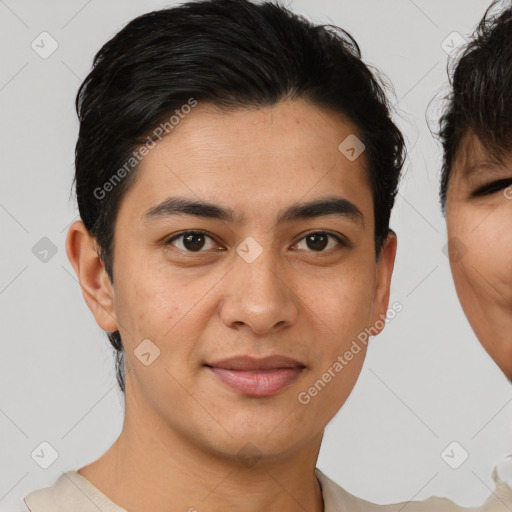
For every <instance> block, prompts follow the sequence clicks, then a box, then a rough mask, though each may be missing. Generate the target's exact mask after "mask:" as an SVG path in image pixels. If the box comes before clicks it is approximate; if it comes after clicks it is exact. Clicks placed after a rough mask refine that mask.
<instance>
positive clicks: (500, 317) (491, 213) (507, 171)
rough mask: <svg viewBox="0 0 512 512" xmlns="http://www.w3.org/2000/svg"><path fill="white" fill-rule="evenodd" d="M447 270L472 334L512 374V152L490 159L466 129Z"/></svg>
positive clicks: (451, 199)
mask: <svg viewBox="0 0 512 512" xmlns="http://www.w3.org/2000/svg"><path fill="white" fill-rule="evenodd" d="M446 221H447V229H448V239H449V249H450V252H451V254H452V256H451V258H450V265H451V270H452V273H453V278H454V282H455V287H456V289H457V294H458V297H459V300H460V302H461V304H462V307H463V309H464V312H465V314H466V316H467V317H468V320H469V322H470V324H471V327H472V328H473V330H474V331H475V334H476V336H477V337H478V339H479V340H480V342H481V343H482V345H483V346H484V348H485V349H486V350H487V352H488V353H489V354H490V356H491V357H492V358H493V359H494V360H495V361H496V363H498V365H499V366H500V368H501V369H502V370H503V371H504V372H505V374H506V375H507V376H508V378H512V158H510V157H509V158H507V159H506V161H505V162H504V163H503V164H499V165H498V164H496V163H492V162H491V161H490V159H489V157H488V155H487V154H486V152H485V148H484V147H483V146H482V144H481V143H480V141H479V139H478V138H477V137H476V136H474V134H472V133H468V134H467V136H466V137H465V138H464V139H463V141H462V143H461V146H460V148H459V150H458V152H457V157H456V159H455V162H454V165H453V169H452V175H451V178H450V183H449V187H448V191H447V200H446Z"/></svg>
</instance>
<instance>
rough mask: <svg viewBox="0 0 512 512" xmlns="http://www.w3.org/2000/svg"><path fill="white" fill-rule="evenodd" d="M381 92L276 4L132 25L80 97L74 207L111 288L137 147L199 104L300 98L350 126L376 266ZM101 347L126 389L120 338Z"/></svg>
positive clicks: (315, 30) (345, 56) (333, 40)
mask: <svg viewBox="0 0 512 512" xmlns="http://www.w3.org/2000/svg"><path fill="white" fill-rule="evenodd" d="M387 87H388V86H387V82H386V80H384V79H383V78H382V77H381V76H380V75H379V74H378V73H377V72H375V73H372V71H370V68H369V67H368V66H367V65H365V64H364V63H363V62H362V60H361V52H360V48H359V46H358V44H357V43H356V41H355V40H354V39H353V38H352V37H351V36H350V34H348V33H347V32H346V31H344V30H342V29H341V28H339V27H336V26H334V25H321V26H315V25H314V24H312V23H310V22H309V21H307V20H306V19H305V18H304V17H302V16H300V15H297V14H295V13H292V12H291V11H289V10H288V9H287V8H285V7H283V6H281V5H279V4H277V3H272V2H263V3H253V2H251V1H249V0H200V1H192V2H187V3H184V4H181V5H177V6H174V7H171V8H167V9H162V10H157V11H153V12H149V13H147V14H143V15H141V16H139V17H137V18H135V19H133V20H132V21H130V22H129V23H128V24H127V25H126V26H125V27H124V28H123V29H122V30H120V31H119V32H118V33H117V34H116V35H115V36H114V37H112V39H110V40H109V41H108V42H107V43H106V44H105V45H104V46H103V47H102V48H101V49H100V50H99V52H98V53H97V54H96V56H95V58H94V62H93V68H92V70H91V71H90V73H89V74H88V76H87V77H86V78H85V80H84V82H83V83H82V85H81V86H80V89H79V91H78V94H77V97H76V109H77V114H78V117H79V121H80V128H79V135H78V141H77V144H76V150H75V170H76V173H75V180H74V182H76V197H77V201H78V207H79V212H80V217H81V219H82V221H83V223H84V225H85V227H86V228H87V230H88V231H89V233H90V234H91V235H92V236H94V238H95V240H96V243H97V245H98V255H99V256H100V257H101V259H102V261H103V262H104V265H105V270H106V272H107V273H108V276H109V279H110V280H111V282H112V283H113V248H114V227H115V220H116V214H117V211H118V209H119V205H120V201H121V199H122V198H123V196H124V194H125V193H126V191H127V190H128V189H129V188H130V186H131V185H132V184H133V183H134V180H135V179H136V176H137V173H136V169H137V165H136V164H137V162H138V159H137V158H135V157H136V156H137V149H138V148H139V147H141V146H142V145H143V144H146V143H148V142H150V139H151V140H153V139H154V136H152V135H155V133H156V130H155V127H158V126H159V125H160V126H162V125H163V124H162V123H165V122H167V123H168V120H169V117H170V115H171V114H173V113H174V112H176V114H179V113H180V112H185V110H184V106H187V108H188V109H189V110H190V107H188V105H191V104H193V103H192V102H197V101H200V102H207V103H210V104H213V105H215V106H217V107H220V108H222V109H224V110H225V111H230V110H236V109H240V108H253V109H257V108H261V107H265V106H271V105H274V104H276V103H277V102H279V101H280V100H284V99H296V98H300V99H305V100H307V101H309V102H310V103H312V104H314V105H317V106H320V107H324V108H327V109H330V110H331V111H336V112H339V113H341V114H343V115H345V116H347V117H348V118H349V119H350V120H351V121H352V122H353V123H355V125H356V126H357V127H358V129H359V130H360V136H361V138H362V142H363V144H364V145H365V152H364V158H365V159H364V160H363V161H364V162H365V165H366V168H367V174H368V178H369V183H370V185H371V190H372V194H373V201H374V211H375V251H376V255H377V256H378V254H379V251H380V248H381V246H382V244H383V242H384V240H385V239H386V236H387V234H388V232H389V218H390V213H391V209H392V207H393V204H394V201H395V196H396V193H397V187H398V181H399V177H400V172H401V169H402V166H403V163H404V158H405V148H404V140H403V137H402V134H401V132H400V130H399V129H398V128H397V126H396V125H395V124H394V122H393V121H392V119H391V112H390V105H389V103H388V100H387V98H386V89H387ZM178 109H180V110H178ZM180 117H182V116H181V115H180ZM340 142H341V141H340ZM127 162H130V166H131V167H133V169H132V168H131V167H130V166H129V167H128V168H127V166H126V163H127ZM132 164H133V165H132ZM123 169H124V171H123ZM120 177H122V178H123V179H120ZM107 192H108V193H107ZM108 337H109V340H110V342H111V344H112V346H113V347H114V349H115V350H116V367H117V379H118V383H119V386H120V388H121V390H122V391H124V352H123V345H122V340H121V337H120V335H119V331H115V332H112V333H108Z"/></svg>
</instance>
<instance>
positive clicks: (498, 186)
mask: <svg viewBox="0 0 512 512" xmlns="http://www.w3.org/2000/svg"><path fill="white" fill-rule="evenodd" d="M510 185H512V178H505V179H503V180H498V181H493V182H492V183H489V184H487V185H484V186H483V187H480V188H478V189H476V190H475V191H474V192H473V195H474V196H485V195H488V194H494V193H495V192H499V191H500V190H503V189H505V188H507V187H508V186H510Z"/></svg>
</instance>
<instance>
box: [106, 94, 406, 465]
mask: <svg viewBox="0 0 512 512" xmlns="http://www.w3.org/2000/svg"><path fill="white" fill-rule="evenodd" d="M356 133H358V132H357V129H356V127H355V126H354V125H353V124H351V123H349V122H348V121H346V120H344V119H343V118H342V117H341V116H339V115H336V114H334V113H332V112H328V111H324V110H319V109H317V108H314V107H312V106H311V105H309V104H308V103H306V102H304V101H302V100H300V101H296V102H290V101H287V102H281V103H279V104H278V105H276V106H274V107H272V108H262V109H259V110H255V111H245V110H238V111H236V112H231V113H225V112H221V111H219V110H217V109H215V108H212V107H211V106H208V105H201V104H199V105H198V106H197V107H196V108H195V109H194V110H193V112H192V113H191V114H190V115H189V116H188V117H186V118H185V119H184V120H183V121H181V123H180V125H179V126H178V127H177V128H176V129H175V131H174V132H173V133H172V134H171V135H169V136H168V137H167V138H164V139H163V140H162V141H161V142H159V143H158V144H157V146H156V147H155V148H154V149H152V150H151V151H150V152H149V154H148V155H147V156H146V157H145V158H144V159H143V160H142V162H141V164H140V167H139V169H138V171H137V172H138V173H139V174H138V177H137V178H138V179H137V180H136V181H135V183H134V185H133V187H132V188H131V189H130V190H129V191H128V192H127V194H126V195H125V197H124V198H123V200H122V202H121V205H120V210H119V213H118V217H117V220H116V231H115V249H114V265H113V267H114V278H113V282H114V284H113V296H114V301H113V307H114V310H113V312H112V314H113V316H114V317H115V319H116V322H115V324H114V325H103V326H102V327H104V328H107V329H106V330H114V328H118V329H119V331H120V333H121V337H122V339H123V343H124V347H125V350H126V365H127V381H126V407H127V410H129V409H130V408H132V409H133V410H132V412H131V413H132V414H134V415H135V411H134V410H135V409H137V413H136V414H137V415H138V417H139V419H140V420H141V421H142V418H145V421H146V422H147V421H148V418H149V421H150V422H152V425H153V427H155V426H156V425H158V426H159V428H160V429H161V432H165V430H166V429H171V430H172V432H173V433H174V434H175V433H178V434H179V435H180V437H181V438H182V439H189V440H192V441H193V443H194V446H200V447H202V449H203V450H206V451H209V452H212V453H213V452H215V453H217V454H219V453H222V454H224V455H226V454H229V455H230V456H234V455H236V454H237V452H238V451H239V450H240V449H241V448H242V447H243V446H244V445H246V443H248V442H251V443H252V445H251V446H254V447H256V448H255V449H256V450H257V451H258V453H261V454H262V455H265V454H267V455H273V456H276V455H277V456H278V455H282V454H285V453H287V452H290V451H291V450H296V449H297V448H298V447H300V446H304V445H305V444H307V443H311V442H312V441H313V440H318V436H319V435H321V433H322V431H323V429H324V427H325V425H326V424H327V423H328V422H329V420H330V419H331V418H332V417H333V416H334V415H335V414H336V412H337V411H338V410H339V408H340V407H341V406H342V404H343V403H344V402H345V400H346V398H347V397H348V395H349V394H350V392H351V390H352V388H353V386H354V384H355V382H356V379H357V377H358V375H359V373H360V370H361V366H362V364H363V359H364V355H365V348H364V345H361V343H359V345H360V350H359V351H358V352H357V354H356V355H353V358H351V360H350V361H346V365H344V366H343V369H342V370H341V371H338V372H336V373H334V376H332V374H331V377H332V378H331V381H330V382H329V383H327V384H325V387H323V388H322V389H321V390H320V391H318V393H317V394H316V395H315V396H311V395H309V396H310V398H311V400H310V401H309V402H308V403H307V404H305V403H301V401H299V398H298V397H299V393H301V392H302V393H304V392H307V391H308V389H309V388H310V387H311V386H313V385H314V383H315V382H316V381H317V380H318V379H321V377H322V374H324V373H325V372H326V371H328V369H329V368H332V367H333V364H334V363H335V362H336V361H337V358H338V356H341V357H344V355H345V353H346V352H347V351H349V349H350V348H351V346H352V343H353V340H355V339H356V338H357V336H358V335H359V334H360V333H361V332H362V331H364V329H365V328H369V327H371V326H372V325H373V324H374V323H375V322H376V321H377V320H378V319H379V318H382V315H384V314H385V313H386V309H387V305H388V297H389V296H388V294H389V281H390V278H391V272H392V267H393V261H394V255H395V248H396V245H394V243H393V240H392V241H391V243H389V244H387V245H386V247H385V248H384V249H383V250H382V252H381V254H380V258H379V264H378V265H377V264H376V261H375V248H374V220H373V200H372V193H371V189H370V185H369V182H368V178H367V174H366V171H365V167H364V166H365V158H364V153H363V155H361V156H360V157H358V158H356V159H355V160H353V161H351V160H350V159H348V158H347V157H346V156H345V155H344V154H342V152H341V151H340V150H339V149H338V146H339V144H340V143H341V142H342V141H343V140H344V139H346V137H348V136H349V135H351V134H356ZM348 154H349V156H352V154H351V152H349V153H348ZM171 198H174V199H176V198H180V199H182V200H183V201H191V202H201V203H209V204H211V205H215V206H216V207H217V208H218V209H219V210H216V209H214V208H206V207H205V208H203V209H202V211H200V209H197V208H196V209H194V207H189V208H188V209H187V212H185V213H176V211H174V213H173V211H170V210H171V209H172V208H169V204H168V205H167V206H168V207H167V208H165V207H160V208H156V207H157V206H158V205H162V203H164V202H165V201H167V200H169V199H171ZM328 199H330V200H335V199H336V200H341V201H340V202H337V203H336V202H334V203H331V204H330V206H328V207H324V208H323V207H320V208H315V207H314V206H312V207H311V208H310V209H309V210H308V209H306V210H300V209H297V208H296V209H295V210H291V211H289V212H288V215H287V216H285V217H284V218H280V217H281V216H282V214H283V213H284V212H286V211H288V210H289V209H290V208H291V207H292V206H295V207H297V206H298V205H304V204H306V203H310V202H314V201H324V200H328ZM176 204H177V203H176V202H175V203H174V205H173V206H176ZM324 206H325V205H324ZM221 209H222V210H230V211H232V213H233V217H234V218H233V219H230V218H228V216H227V215H226V216H224V217H223V218H219V214H218V212H219V211H220V210H221ZM319 210H322V212H323V213H322V214H321V215H318V212H319ZM194 211H195V212H196V213H197V215H194V214H193V213H194ZM151 212H152V213H151ZM199 230H200V231H201V233H200V234H195V235H194V234H193V233H192V234H191V233H190V231H199ZM315 234H316V235H315ZM336 237H339V241H338V240H337V238H336ZM143 340H150V342H148V341H145V342H144V343H145V345H144V344H143V345H141V343H142V342H143ZM155 347H157V348H158V350H159V351H160V353H159V355H158V357H156V359H154V360H153V361H152V362H151V364H147V365H146V364H143V362H141V360H140V359H139V357H138V355H139V356H140V353H139V352H147V353H149V354H150V355H149V356H148V355H146V356H142V357H141V359H142V360H143V361H146V362H148V361H151V360H152V359H153V357H154V355H155V350H156V349H155ZM271 355H281V356H285V357H288V358H291V359H293V360H295V361H298V362H299V363H300V364H301V365H302V366H301V368H300V369H297V368H295V369H293V368H292V369H290V368H288V369H284V370H283V369H281V370H275V369H274V370H273V371H267V372H262V371H259V372H258V371H253V372H245V374H244V373H243V372H240V371H238V372H237V371H232V372H229V371H228V370H222V369H217V370H215V369H213V368H212V366H215V363H216V362H218V361H220V360H223V359H226V358H231V357H235V356H251V357H253V358H263V357H266V356H271ZM338 368H339V367H338ZM331 372H332V370H331ZM229 382H230V383H231V384H230V383H229ZM301 396H302V397H304V396H305V395H304V394H303V395H301ZM304 401H305V399H304V398H303V402H304ZM141 428H142V427H141Z"/></svg>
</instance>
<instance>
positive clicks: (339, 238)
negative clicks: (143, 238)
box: [164, 230, 353, 254]
mask: <svg viewBox="0 0 512 512" xmlns="http://www.w3.org/2000/svg"><path fill="white" fill-rule="evenodd" d="M316 234H323V235H327V236H330V237H331V238H334V239H335V240H336V241H337V242H338V243H339V244H340V246H341V247H352V245H353V244H352V243H351V242H349V241H348V240H347V239H345V238H344V237H342V236H340V235H337V234H334V233H331V232H329V231H310V232H309V233H306V234H305V235H304V236H303V237H302V238H301V239H300V240H298V241H297V242H296V243H295V244H294V245H297V244H298V243H299V242H301V241H302V240H304V239H305V238H306V237H308V236H310V235H316ZM186 235H204V236H206V237H208V238H210V239H211V240H214V239H213V238H212V237H211V236H210V235H209V234H208V233H207V232H206V231H202V230H192V231H182V232H181V233H178V234H177V235H174V236H173V237H171V238H169V239H167V240H166V241H165V242H164V245H166V246H167V245H172V242H174V241H175V240H178V239H179V238H183V237H184V236H186ZM177 249H178V250H179V251H182V252H186V253H188V254H198V253H200V252H206V251H203V250H199V251H186V250H183V249H179V248H177ZM332 249H333V248H331V249H327V250H322V251H312V250H311V251H308V252H312V253H318V254H323V253H327V252H329V251H331V250H332Z"/></svg>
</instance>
